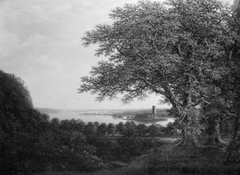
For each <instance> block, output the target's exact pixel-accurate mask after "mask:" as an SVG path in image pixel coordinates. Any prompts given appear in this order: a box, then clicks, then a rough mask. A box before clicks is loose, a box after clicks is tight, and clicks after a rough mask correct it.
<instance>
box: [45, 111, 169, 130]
mask: <svg viewBox="0 0 240 175" xmlns="http://www.w3.org/2000/svg"><path fill="white" fill-rule="evenodd" d="M80 113H81V112H77V111H63V112H58V113H49V114H48V115H49V116H50V119H52V118H59V119H60V120H64V119H69V120H70V119H81V120H82V121H84V122H86V123H87V122H96V121H98V122H99V123H107V124H108V123H114V124H118V123H120V122H123V123H125V122H127V121H130V120H124V119H122V118H116V117H113V116H112V115H109V114H84V113H81V114H80ZM166 119H167V120H165V121H158V122H151V123H144V122H136V121H134V122H136V123H144V124H146V125H151V124H153V123H155V124H160V125H162V126H166V125H167V124H168V123H169V122H173V121H174V119H173V118H166Z"/></svg>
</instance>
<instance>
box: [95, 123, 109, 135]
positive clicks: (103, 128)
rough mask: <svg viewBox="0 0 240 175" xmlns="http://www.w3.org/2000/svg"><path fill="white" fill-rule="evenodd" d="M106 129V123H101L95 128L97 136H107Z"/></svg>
mask: <svg viewBox="0 0 240 175" xmlns="http://www.w3.org/2000/svg"><path fill="white" fill-rule="evenodd" d="M107 129H108V126H107V124H106V123H101V124H100V125H99V126H98V127H97V135H99V136H106V134H107Z"/></svg>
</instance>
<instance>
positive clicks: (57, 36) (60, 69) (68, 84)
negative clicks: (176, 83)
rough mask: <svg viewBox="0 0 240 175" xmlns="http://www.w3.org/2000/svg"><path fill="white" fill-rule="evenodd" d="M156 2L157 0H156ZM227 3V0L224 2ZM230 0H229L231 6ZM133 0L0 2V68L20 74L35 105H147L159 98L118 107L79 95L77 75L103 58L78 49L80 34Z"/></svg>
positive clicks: (105, 19)
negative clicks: (111, 11)
mask: <svg viewBox="0 0 240 175" xmlns="http://www.w3.org/2000/svg"><path fill="white" fill-rule="evenodd" d="M159 1H161V0H159ZM225 1H227V0H225ZM232 1H233V0H228V2H229V3H230V4H231V3H232ZM136 2H137V0H121V1H119V0H0V69H1V70H3V71H5V72H7V73H13V74H15V75H17V76H18V77H21V78H22V79H23V80H24V82H25V85H26V86H27V87H28V90H29V91H30V93H31V96H32V98H33V103H34V106H35V107H49V108H64V109H122V108H151V106H152V105H157V106H158V107H159V108H160V107H164V106H162V105H160V104H159V102H158V101H159V98H160V97H159V96H150V97H149V98H148V99H146V100H145V101H135V102H132V103H131V104H129V105H127V106H126V105H122V104H121V102H120V101H119V100H114V101H105V102H101V103H99V102H96V101H95V100H94V98H95V97H94V96H93V95H90V94H78V93H77V89H78V87H79V85H80V77H81V76H85V75H88V72H89V71H90V70H91V67H92V66H94V65H96V64H97V62H98V61H100V60H101V59H104V58H103V57H100V58H99V57H95V56H94V50H95V49H96V46H91V47H87V48H85V47H83V46H82V41H81V38H82V37H83V36H84V32H85V31H87V30H91V29H93V28H94V26H95V25H97V24H103V23H110V22H111V21H110V20H109V18H108V14H109V12H110V10H111V9H114V8H115V7H117V6H123V5H124V4H125V3H136Z"/></svg>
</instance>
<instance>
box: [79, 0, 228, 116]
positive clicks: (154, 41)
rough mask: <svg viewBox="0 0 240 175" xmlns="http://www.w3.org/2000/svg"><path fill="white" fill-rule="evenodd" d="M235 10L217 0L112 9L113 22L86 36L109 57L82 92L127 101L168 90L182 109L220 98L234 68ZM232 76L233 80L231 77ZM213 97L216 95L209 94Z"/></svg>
mask: <svg viewBox="0 0 240 175" xmlns="http://www.w3.org/2000/svg"><path fill="white" fill-rule="evenodd" d="M230 17H231V11H230V9H229V8H228V7H227V6H224V5H223V4H222V3H221V2H219V1H217V0H184V1H178V0H169V1H167V3H164V4H162V3H159V2H150V1H139V2H138V3H137V4H126V5H125V6H124V7H122V8H120V7H118V8H116V9H114V10H112V13H111V14H110V18H111V19H112V20H113V23H112V24H111V25H97V26H96V28H95V29H94V30H92V31H87V32H86V34H85V36H84V37H83V38H82V40H83V45H85V46H89V45H91V44H98V45H99V47H98V49H97V50H96V55H97V56H99V55H105V56H107V57H108V58H109V59H108V60H107V61H100V62H99V63H98V65H97V66H95V67H93V68H92V70H91V72H90V76H85V77H82V79H81V81H82V84H81V86H80V88H79V92H80V93H83V92H91V93H92V94H97V100H99V101H101V100H104V99H106V98H109V99H112V98H116V97H117V96H118V95H119V94H121V95H122V96H121V99H122V101H123V102H130V101H131V100H133V99H135V98H139V99H144V98H145V97H147V95H148V94H149V93H155V94H159V95H162V96H164V97H165V98H166V101H167V102H170V103H171V104H172V105H173V107H174V108H176V109H178V112H180V111H182V108H186V107H189V106H194V105H196V104H197V103H199V102H200V101H206V100H208V99H214V98H216V99H217V98H219V94H221V88H220V85H219V82H220V81H222V79H223V78H224V77H226V76H227V75H228V74H229V72H230V70H229V65H227V64H226V63H227V62H228V60H229V56H228V55H229V53H228V52H229V51H228V50H227V46H228V45H229V44H231V42H232V37H230V36H229V35H230V34H229V32H230V30H229V27H228V22H227V21H228V20H229V18H230ZM230 81H231V80H230ZM210 96H211V98H209V97H210Z"/></svg>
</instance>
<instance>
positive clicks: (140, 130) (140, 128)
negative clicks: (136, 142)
mask: <svg viewBox="0 0 240 175" xmlns="http://www.w3.org/2000/svg"><path fill="white" fill-rule="evenodd" d="M147 129H148V128H147V126H146V125H145V124H138V125H137V126H136V132H137V135H138V136H141V137H142V136H146V135H147Z"/></svg>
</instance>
